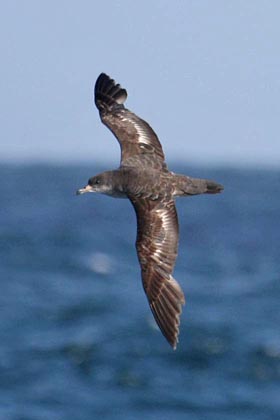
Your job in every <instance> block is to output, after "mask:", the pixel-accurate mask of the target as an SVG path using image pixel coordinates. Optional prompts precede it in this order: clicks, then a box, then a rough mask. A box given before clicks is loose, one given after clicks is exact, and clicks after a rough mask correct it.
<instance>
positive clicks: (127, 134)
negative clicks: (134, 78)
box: [94, 73, 166, 169]
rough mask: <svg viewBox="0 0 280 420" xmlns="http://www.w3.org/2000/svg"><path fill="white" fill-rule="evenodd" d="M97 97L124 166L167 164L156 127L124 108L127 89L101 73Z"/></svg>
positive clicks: (97, 102)
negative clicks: (118, 145) (119, 147)
mask: <svg viewBox="0 0 280 420" xmlns="http://www.w3.org/2000/svg"><path fill="white" fill-rule="evenodd" d="M94 97H95V104H96V106H97V108H98V110H99V113H100V118H101V120H102V122H103V123H104V124H105V125H106V126H107V127H108V128H109V129H110V130H111V131H112V133H113V134H114V135H115V136H116V138H117V140H118V142H119V143H120V146H121V166H137V164H138V163H139V164H140V165H141V167H143V166H147V167H150V168H155V169H156V168H157V169H162V168H165V167H166V165H165V163H164V154H163V151H162V147H161V144H160V142H159V139H158V138H157V135H156V134H155V132H154V131H153V129H152V128H151V127H150V126H149V124H147V123H146V121H144V120H142V119H141V118H139V117H137V115H135V114H133V113H132V112H131V111H129V110H128V109H126V108H125V107H124V105H123V104H124V102H125V100H126V98H127V92H126V90H125V89H123V88H121V86H120V85H119V84H117V83H116V82H115V81H114V80H113V79H110V77H109V76H107V75H106V74H104V73H101V74H100V76H99V77H98V79H97V80H96V83H95V89H94Z"/></svg>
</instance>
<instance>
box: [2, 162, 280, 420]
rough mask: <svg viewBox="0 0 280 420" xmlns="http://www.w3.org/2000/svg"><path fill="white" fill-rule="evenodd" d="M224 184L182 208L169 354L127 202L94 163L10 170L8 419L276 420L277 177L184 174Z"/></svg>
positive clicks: (5, 275) (279, 363) (279, 357)
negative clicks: (176, 326)
mask: <svg viewBox="0 0 280 420" xmlns="http://www.w3.org/2000/svg"><path fill="white" fill-rule="evenodd" d="M176 169H177V170H178V171H180V172H185V173H188V174H190V175H193V176H201V177H209V178H213V179H216V180H217V181H219V182H221V183H223V184H224V185H225V188H226V189H225V192H224V194H223V195H219V196H206V197H202V196H199V197H192V198H186V199H180V200H178V201H177V208H178V214H179V220H180V248H179V257H178V260H177V265H176V269H175V277H176V278H177V279H178V280H179V282H180V284H181V285H182V287H183V289H184V291H185V294H186V300H187V304H186V306H185V307H184V312H183V316H182V321H181V334H180V343H179V346H178V349H177V351H176V352H174V351H173V350H172V349H171V348H170V347H169V346H168V344H167V343H166V341H165V340H164V338H162V336H161V334H160V333H159V331H158V330H157V328H156V326H155V323H154V321H153V318H152V315H151V313H150V310H149V308H148V304H147V301H146V297H145V295H144V292H143V290H142V285H141V281H140V270H139V267H138V262H137V257H136V252H135V248H134V242H135V235H136V226H135V215H134V211H133V208H132V206H131V205H130V203H129V202H128V201H126V200H116V199H115V200H113V199H111V198H109V197H104V196H101V195H99V196H97V195H91V194H88V195H87V196H86V195H85V196H81V197H76V196H75V195H74V192H75V190H76V189H77V188H78V187H81V186H83V185H84V184H85V183H86V181H87V179H88V178H89V176H90V175H93V174H94V173H96V172H99V171H100V168H96V167H95V166H94V165H92V167H89V166H88V167H86V166H81V167H80V166H74V165H72V166H64V167H58V166H56V167H55V166H42V165H41V166H40V165H33V166H15V165H2V166H1V167H0V175H1V183H0V190H1V203H2V204H1V208H0V216H1V225H0V252H1V268H0V275H1V294H0V307H1V323H0V334H1V335H0V336H1V345H0V390H1V391H0V419H1V420H2V419H3V420H35V419H36V420H37V419H38V420H41V419H48V420H49V419H51V420H66V419H67V420H68V419H73V420H85V419H98V418H102V419H143V418H146V419H153V420H158V419H191V420H193V419H210V420H212V419H213V420H220V419H221V420H227V419H242V420H243V419H244V420H245V419H246V420H247V419H248V420H249V419H278V418H279V413H280V327H279V325H280V278H279V277H280V276H279V272H280V258H279V257H280V252H279V244H280V221H279V215H280V195H279V182H280V171H264V170H263V171H261V170H230V169H227V170H222V169H220V170H213V169H209V170H207V169H205V168H189V169H187V170H185V169H184V168H176V165H175V166H173V167H172V170H176Z"/></svg>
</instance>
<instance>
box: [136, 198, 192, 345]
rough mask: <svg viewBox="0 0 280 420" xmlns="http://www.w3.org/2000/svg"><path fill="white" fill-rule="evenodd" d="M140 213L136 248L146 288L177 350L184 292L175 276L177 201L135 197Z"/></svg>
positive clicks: (157, 320)
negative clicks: (173, 275) (159, 200)
mask: <svg viewBox="0 0 280 420" xmlns="http://www.w3.org/2000/svg"><path fill="white" fill-rule="evenodd" d="M130 200H131V201H132V203H133V206H134V208H135V211H136V214H137V241H136V248H137V253H138V259H139V262H140V265H141V272H142V281H143V287H144V290H145V292H146V295H147V298H148V301H149V304H150V307H151V310H152V312H153V315H154V317H155V320H156V322H157V324H158V326H159V328H160V329H161V331H162V333H163V335H164V336H165V338H166V339H167V341H168V342H169V343H170V345H171V346H172V347H173V348H174V349H176V345H177V342H178V335H179V324H180V314H181V312H182V304H184V303H185V298H184V293H183V291H182V289H181V287H180V286H179V284H178V283H177V282H176V280H175V279H174V278H173V277H172V272H173V268H174V264H175V260H176V257H177V248H178V234H179V229H178V219H177V212H176V208H175V203H174V201H173V200H170V201H166V202H155V201H152V200H148V199H145V198H134V197H131V198H130Z"/></svg>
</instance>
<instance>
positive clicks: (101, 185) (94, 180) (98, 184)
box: [76, 171, 112, 195]
mask: <svg viewBox="0 0 280 420" xmlns="http://www.w3.org/2000/svg"><path fill="white" fill-rule="evenodd" d="M111 190H112V174H111V172H110V171H108V172H103V173H101V174H99V175H95V176H93V177H91V178H90V179H89V180H88V184H87V185H86V186H85V187H84V188H81V189H79V190H78V191H77V192H76V194H77V195H80V194H85V193H88V192H97V193H101V194H109V195H110V192H111Z"/></svg>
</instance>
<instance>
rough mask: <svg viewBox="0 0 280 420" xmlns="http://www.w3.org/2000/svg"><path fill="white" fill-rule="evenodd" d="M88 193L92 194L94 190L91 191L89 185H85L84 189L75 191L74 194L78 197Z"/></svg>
mask: <svg viewBox="0 0 280 420" xmlns="http://www.w3.org/2000/svg"><path fill="white" fill-rule="evenodd" d="M88 192H94V190H93V189H92V187H91V186H90V185H86V186H85V187H84V188H81V189H80V190H77V191H76V194H77V195H80V194H85V193H88Z"/></svg>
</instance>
